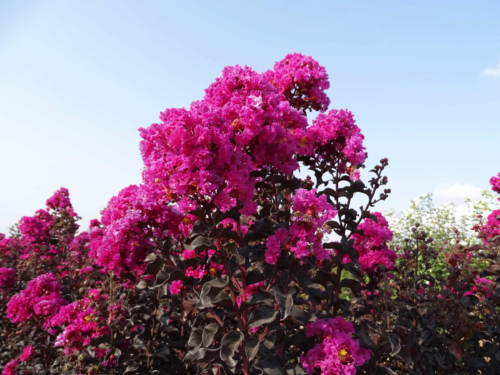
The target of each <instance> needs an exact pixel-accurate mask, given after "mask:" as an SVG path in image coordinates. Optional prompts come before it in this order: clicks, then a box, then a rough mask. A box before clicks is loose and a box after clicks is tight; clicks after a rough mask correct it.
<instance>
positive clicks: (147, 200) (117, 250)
mask: <svg viewBox="0 0 500 375" xmlns="http://www.w3.org/2000/svg"><path fill="white" fill-rule="evenodd" d="M168 203H169V202H168V201H167V200H165V199H163V197H162V196H161V195H159V194H157V192H152V193H151V192H146V191H144V190H143V188H142V187H139V186H136V185H131V186H129V187H127V188H125V189H123V190H122V191H120V193H119V194H118V195H117V196H115V197H113V198H111V200H110V202H109V204H108V206H107V207H106V209H105V210H104V211H103V213H102V218H101V222H102V225H101V223H99V222H98V221H97V220H95V221H93V222H92V223H91V230H90V238H91V242H90V248H91V251H90V253H89V256H90V257H92V258H94V259H95V263H96V264H97V265H99V266H101V267H104V268H105V269H106V270H111V271H114V272H115V273H116V274H121V273H122V272H123V271H125V270H131V271H139V270H140V269H141V264H142V261H143V260H144V257H145V255H146V252H147V250H148V246H149V245H151V244H152V243H151V242H150V241H151V240H150V238H151V237H154V238H157V239H159V240H161V239H162V238H164V237H165V236H169V235H173V234H174V235H176V234H177V233H178V228H179V225H180V223H181V221H182V219H183V216H182V215H181V214H180V213H179V212H178V211H177V210H176V209H175V208H173V207H172V206H170V205H168Z"/></svg>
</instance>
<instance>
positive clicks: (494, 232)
mask: <svg viewBox="0 0 500 375" xmlns="http://www.w3.org/2000/svg"><path fill="white" fill-rule="evenodd" d="M490 184H491V190H493V191H494V192H496V193H499V194H500V173H499V174H498V176H493V177H492V178H491V179H490ZM498 200H500V198H498ZM473 229H475V228H473ZM483 231H484V233H482V234H483V235H484V237H485V239H484V241H485V242H488V241H490V240H492V239H493V238H495V237H496V236H500V210H494V211H493V212H492V213H490V214H489V215H488V219H487V222H486V225H485V227H484V228H483Z"/></svg>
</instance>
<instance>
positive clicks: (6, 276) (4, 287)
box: [0, 267, 17, 292]
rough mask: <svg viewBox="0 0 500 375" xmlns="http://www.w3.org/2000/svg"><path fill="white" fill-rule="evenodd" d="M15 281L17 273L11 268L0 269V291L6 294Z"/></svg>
mask: <svg viewBox="0 0 500 375" xmlns="http://www.w3.org/2000/svg"><path fill="white" fill-rule="evenodd" d="M16 281H17V272H16V270H14V269H12V268H5V267H1V268H0V291H3V292H7V291H8V290H9V289H10V288H12V287H13V286H14V285H15V284H16Z"/></svg>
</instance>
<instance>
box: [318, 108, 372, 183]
mask: <svg viewBox="0 0 500 375" xmlns="http://www.w3.org/2000/svg"><path fill="white" fill-rule="evenodd" d="M308 130H309V131H310V133H311V138H312V141H313V142H314V144H317V145H319V146H320V147H319V151H320V155H321V156H322V157H323V158H326V159H329V158H335V159H336V160H338V162H339V165H338V168H339V172H340V173H345V172H349V174H350V176H351V179H352V180H359V177H360V176H359V170H357V169H356V166H357V165H358V164H361V163H363V162H364V161H365V159H366V152H365V151H364V150H365V147H364V146H363V139H364V136H363V134H361V130H360V129H359V127H358V126H357V125H356V121H355V120H354V116H353V114H352V113H351V112H350V111H347V110H343V109H342V110H335V109H334V110H331V111H330V112H328V113H327V114H322V113H321V114H319V115H318V117H317V118H316V119H315V120H314V121H313V123H312V126H311V127H310V128H309V129H308ZM315 151H317V150H314V149H310V151H309V152H310V153H311V155H312V154H314V152H315Z"/></svg>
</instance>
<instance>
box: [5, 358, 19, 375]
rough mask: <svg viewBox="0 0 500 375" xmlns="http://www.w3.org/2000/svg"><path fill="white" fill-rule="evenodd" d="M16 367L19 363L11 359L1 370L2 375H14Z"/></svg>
mask: <svg viewBox="0 0 500 375" xmlns="http://www.w3.org/2000/svg"><path fill="white" fill-rule="evenodd" d="M18 365H19V361H18V360H17V359H11V360H10V362H9V363H7V364H6V365H5V367H4V368H3V371H2V375H16V367H17V366H18Z"/></svg>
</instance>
